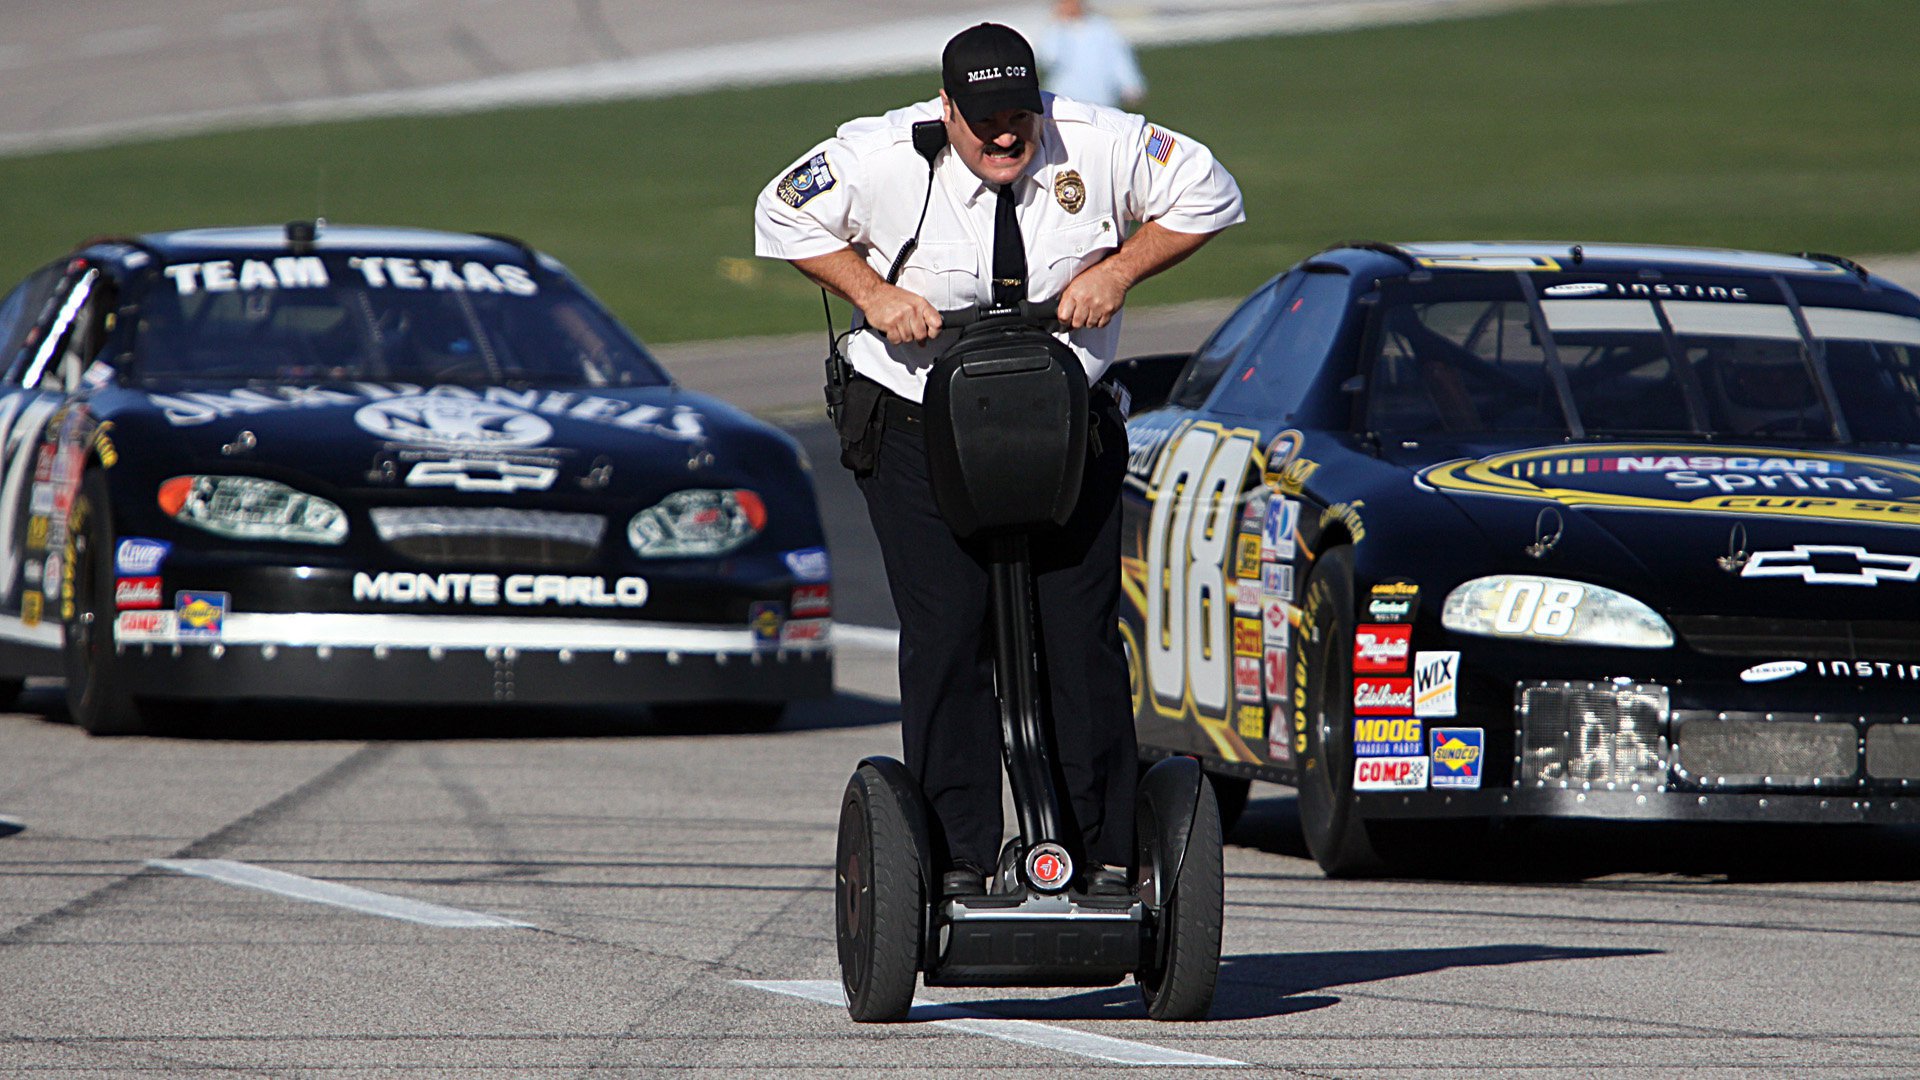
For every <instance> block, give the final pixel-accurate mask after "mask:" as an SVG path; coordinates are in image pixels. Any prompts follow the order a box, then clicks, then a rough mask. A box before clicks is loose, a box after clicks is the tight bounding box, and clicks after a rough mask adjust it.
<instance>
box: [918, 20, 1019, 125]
mask: <svg viewBox="0 0 1920 1080" xmlns="http://www.w3.org/2000/svg"><path fill="white" fill-rule="evenodd" d="M940 82H941V85H942V86H943V87H944V88H945V89H946V91H947V99H948V100H950V101H952V102H953V104H954V107H955V108H957V109H959V110H960V115H961V116H964V117H966V118H967V119H969V120H985V119H986V118H987V117H989V116H992V115H993V114H994V113H997V112H1001V111H1004V110H1006V109H1025V110H1027V111H1028V112H1036V113H1037V112H1043V111H1044V109H1043V107H1042V106H1041V104H1040V75H1039V72H1037V71H1036V70H1034V62H1033V46H1031V45H1029V44H1027V39H1026V38H1023V37H1021V36H1020V32H1019V31H1017V30H1015V29H1013V28H1012V27H1010V26H1001V25H1000V24H999V23H981V24H980V25H978V26H972V27H968V28H967V29H965V30H962V31H960V32H959V33H958V34H955V35H954V36H953V40H952V41H949V42H947V49H946V51H945V52H943V53H941V54H940Z"/></svg>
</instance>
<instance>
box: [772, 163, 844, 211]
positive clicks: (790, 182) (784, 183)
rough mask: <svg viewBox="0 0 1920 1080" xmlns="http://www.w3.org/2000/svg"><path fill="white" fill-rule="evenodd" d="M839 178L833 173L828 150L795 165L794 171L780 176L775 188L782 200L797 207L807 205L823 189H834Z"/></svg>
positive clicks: (776, 193) (775, 192)
mask: <svg viewBox="0 0 1920 1080" xmlns="http://www.w3.org/2000/svg"><path fill="white" fill-rule="evenodd" d="M838 182H839V179H838V178H837V177H835V176H834V175H833V165H832V164H831V163H829V162H828V161H827V154H826V151H824V150H823V151H821V152H820V153H818V154H815V155H813V156H812V157H810V158H808V159H807V160H805V161H803V162H801V163H800V164H798V165H796V166H794V168H793V171H792V172H790V173H788V174H787V175H785V176H783V177H781V178H780V183H778V184H776V185H775V186H774V189H773V193H774V194H775V195H778V196H780V201H781V202H783V203H786V204H787V205H788V206H791V207H793V208H795V209H799V208H800V207H802V206H805V205H807V201H808V200H810V199H812V198H813V197H814V196H815V195H818V194H820V193H821V192H823V191H832V190H833V185H834V184H836V183H838Z"/></svg>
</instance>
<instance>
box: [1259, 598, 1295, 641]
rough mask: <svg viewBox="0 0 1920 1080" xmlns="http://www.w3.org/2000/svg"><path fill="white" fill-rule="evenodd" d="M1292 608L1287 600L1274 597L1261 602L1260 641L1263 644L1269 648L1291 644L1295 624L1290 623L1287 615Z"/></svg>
mask: <svg viewBox="0 0 1920 1080" xmlns="http://www.w3.org/2000/svg"><path fill="white" fill-rule="evenodd" d="M1290 606H1291V605H1289V604H1288V603H1287V602H1286V601H1285V600H1282V599H1280V598H1278V597H1274V596H1269V597H1267V598H1266V599H1265V600H1263V601H1261V610H1260V640H1261V642H1262V643H1264V644H1266V645H1268V646H1273V645H1280V646H1285V645H1287V644H1289V641H1290V638H1291V637H1292V632H1293V624H1292V623H1291V622H1290V621H1289V616H1288V613H1287V609H1288V607H1290Z"/></svg>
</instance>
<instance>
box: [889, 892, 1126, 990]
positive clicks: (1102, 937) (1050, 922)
mask: <svg viewBox="0 0 1920 1080" xmlns="http://www.w3.org/2000/svg"><path fill="white" fill-rule="evenodd" d="M943 915H944V917H943V918H942V919H941V920H940V923H941V934H940V937H941V939H942V940H941V944H942V946H943V947H942V948H941V949H940V951H939V952H938V953H934V954H930V955H932V956H934V957H935V959H934V961H933V962H932V963H929V964H928V966H927V973H926V983H927V985H928V986H1113V985H1116V984H1118V983H1119V982H1121V981H1122V980H1124V979H1126V978H1127V977H1128V976H1130V975H1132V974H1133V973H1134V972H1135V970H1137V969H1138V968H1139V967H1140V962H1141V957H1142V955H1143V954H1144V950H1145V949H1146V948H1147V943H1146V941H1145V937H1146V934H1147V929H1146V910H1145V908H1144V907H1143V906H1142V905H1141V904H1140V903H1139V902H1138V901H1136V900H1134V898H1133V897H1130V896H1116V897H1104V896H1081V895H1077V894H1058V895H1053V896H1040V895H1032V894H1029V895H1026V896H966V897H958V898H955V899H953V900H949V901H947V904H946V908H945V911H944V912H943Z"/></svg>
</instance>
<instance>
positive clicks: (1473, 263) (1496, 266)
mask: <svg viewBox="0 0 1920 1080" xmlns="http://www.w3.org/2000/svg"><path fill="white" fill-rule="evenodd" d="M1414 261H1415V262H1417V263H1419V264H1420V265H1421V266H1426V267H1431V268H1433V269H1445V270H1528V271H1535V270H1558V269H1560V264H1559V262H1557V261H1555V260H1554V259H1553V258H1552V257H1551V256H1548V255H1513V254H1506V253H1501V254H1497V255H1496V254H1484V255H1475V254H1461V255H1422V256H1419V257H1418V258H1416V259H1415V260H1414Z"/></svg>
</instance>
